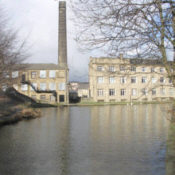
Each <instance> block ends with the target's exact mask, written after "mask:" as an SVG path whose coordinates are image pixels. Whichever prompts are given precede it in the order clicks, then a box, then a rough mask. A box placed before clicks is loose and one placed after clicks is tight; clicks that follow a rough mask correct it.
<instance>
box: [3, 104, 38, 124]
mask: <svg viewBox="0 0 175 175" xmlns="http://www.w3.org/2000/svg"><path fill="white" fill-rule="evenodd" d="M1 107H2V106H1ZM40 116H41V111H40V110H39V109H33V108H28V107H24V106H13V108H10V107H9V110H7V108H6V109H5V110H1V112H0V127H1V126H4V125H9V124H14V123H17V122H19V121H21V120H30V119H35V118H38V117H40Z"/></svg>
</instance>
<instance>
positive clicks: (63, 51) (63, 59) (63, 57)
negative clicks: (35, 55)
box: [58, 1, 67, 68]
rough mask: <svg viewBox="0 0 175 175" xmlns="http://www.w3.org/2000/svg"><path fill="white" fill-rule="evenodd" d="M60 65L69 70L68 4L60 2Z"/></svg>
mask: <svg viewBox="0 0 175 175" xmlns="http://www.w3.org/2000/svg"><path fill="white" fill-rule="evenodd" d="M58 37H59V42H58V65H59V67H62V68H67V30H66V2H65V1H60V2H59V34H58Z"/></svg>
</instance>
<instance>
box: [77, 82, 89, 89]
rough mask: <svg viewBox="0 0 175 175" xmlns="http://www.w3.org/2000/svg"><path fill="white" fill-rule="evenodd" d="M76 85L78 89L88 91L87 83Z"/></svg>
mask: <svg viewBox="0 0 175 175" xmlns="http://www.w3.org/2000/svg"><path fill="white" fill-rule="evenodd" d="M78 84H79V86H78V89H89V83H88V82H79V83H78Z"/></svg>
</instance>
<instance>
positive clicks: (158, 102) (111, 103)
mask: <svg viewBox="0 0 175 175" xmlns="http://www.w3.org/2000/svg"><path fill="white" fill-rule="evenodd" d="M165 103H172V102H170V101H162V102H160V101H142V102H137V101H135V102H132V104H133V105H135V104H165ZM130 104H131V102H93V101H82V102H80V103H73V104H69V105H70V106H104V105H130Z"/></svg>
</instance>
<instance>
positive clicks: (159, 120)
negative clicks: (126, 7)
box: [0, 105, 170, 175]
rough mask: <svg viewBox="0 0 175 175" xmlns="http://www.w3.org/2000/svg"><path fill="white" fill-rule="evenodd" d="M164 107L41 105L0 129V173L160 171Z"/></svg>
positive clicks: (141, 174)
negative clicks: (29, 116)
mask: <svg viewBox="0 0 175 175" xmlns="http://www.w3.org/2000/svg"><path fill="white" fill-rule="evenodd" d="M169 108H170V106H168V105H134V106H124V105H121V106H120V105H118V106H98V107H97V106H96V107H64V108H46V109H42V114H43V117H42V118H38V119H35V120H31V121H22V122H20V123H18V124H15V125H11V126H5V127H2V128H0V175H165V174H166V171H165V166H166V165H165V155H166V139H167V133H168V125H169V123H168V121H167V119H166V117H167V110H168V109H169Z"/></svg>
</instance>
